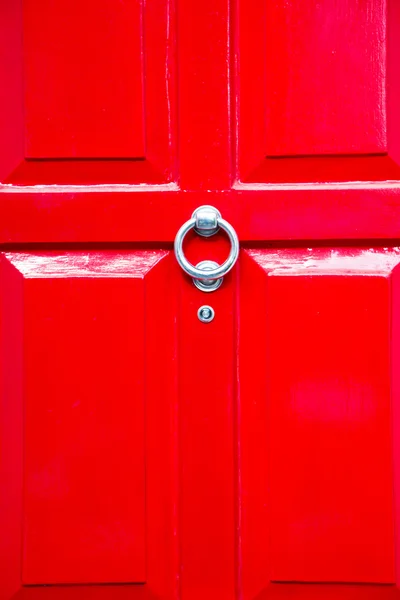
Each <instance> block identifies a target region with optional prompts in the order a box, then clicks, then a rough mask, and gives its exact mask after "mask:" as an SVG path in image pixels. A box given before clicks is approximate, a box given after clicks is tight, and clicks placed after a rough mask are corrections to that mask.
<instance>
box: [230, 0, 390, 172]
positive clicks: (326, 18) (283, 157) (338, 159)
mask: <svg viewBox="0 0 400 600" xmlns="http://www.w3.org/2000/svg"><path fill="white" fill-rule="evenodd" d="M234 15H235V17H234V24H235V40H236V43H235V56H236V60H235V74H236V76H235V93H234V104H235V125H236V134H237V150H238V153H237V170H236V177H237V179H238V180H240V181H242V182H246V183H250V182H266V183H285V182H287V183H296V182H299V183H302V182H304V183H305V182H308V183H311V182H328V181H332V182H336V181H337V182H341V181H385V180H388V179H396V180H398V179H399V178H400V168H399V160H398V159H399V151H398V150H399V144H398V139H399V135H398V134H399V131H398V125H399V121H398V118H397V117H396V106H397V104H398V92H399V88H398V84H397V81H398V79H399V66H398V65H399V60H398V54H399V49H398V45H397V44H396V40H397V39H398V36H399V27H400V20H399V14H398V8H397V3H396V2H395V1H394V0H380V1H379V2H370V1H368V2H364V3H362V5H360V3H357V2H355V1H354V2H353V1H352V0H346V1H343V2H339V1H336V0H327V1H326V2H323V3H321V2H320V3H318V2H315V1H314V0H310V1H307V2H303V3H301V5H300V4H299V5H297V4H296V3H293V2H284V1H283V0H271V1H270V2H262V1H261V0H260V1H259V0H257V1H255V2H252V3H250V4H249V3H245V2H242V1H241V0H237V2H236V4H235V13H234ZM386 154H388V155H389V157H390V159H388V157H387V156H382V155H386ZM378 155H381V156H378ZM378 159H384V160H378Z"/></svg>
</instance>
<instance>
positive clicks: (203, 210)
mask: <svg viewBox="0 0 400 600" xmlns="http://www.w3.org/2000/svg"><path fill="white" fill-rule="evenodd" d="M191 229H194V230H195V231H196V233H198V234H199V235H201V236H203V237H210V236H212V235H214V234H215V233H217V231H219V229H223V230H224V231H225V232H226V233H227V234H228V237H229V240H230V242H231V250H230V252H229V256H228V258H227V259H226V261H225V262H224V263H222V265H218V264H217V263H215V262H213V261H201V262H200V263H199V264H198V265H196V266H194V265H192V263H190V262H189V261H188V260H187V258H186V257H185V255H184V253H183V241H184V239H185V236H186V234H187V233H188V231H190V230H191ZM174 248H175V256H176V260H177V261H178V263H179V265H180V266H181V267H182V269H183V270H184V271H185V273H187V274H188V275H190V276H191V277H192V278H193V282H194V284H195V285H196V287H198V288H199V289H201V290H202V291H203V292H212V291H214V290H216V289H217V288H219V286H220V285H221V283H222V278H223V277H224V275H226V274H227V273H229V271H230V270H231V269H232V268H233V266H234V265H235V262H236V261H237V258H238V256H239V239H238V236H237V235H236V231H235V230H234V228H233V227H232V225H230V224H229V223H228V222H227V221H225V220H224V219H223V218H222V216H221V213H220V212H219V210H217V209H216V208H214V207H213V206H200V207H199V208H197V209H196V210H195V211H194V213H193V215H192V218H191V219H189V221H186V223H184V224H183V225H182V227H181V228H180V229H179V231H178V233H177V234H176V237H175V244H174Z"/></svg>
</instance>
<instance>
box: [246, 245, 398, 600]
mask: <svg viewBox="0 0 400 600" xmlns="http://www.w3.org/2000/svg"><path fill="white" fill-rule="evenodd" d="M249 258H250V259H251V260H253V261H255V263H256V264H257V269H255V267H254V266H251V265H248V262H249V260H248V259H249ZM399 259H400V255H399V253H398V250H397V251H396V250H395V251H391V250H386V251H385V250H383V249H377V250H375V251H374V250H359V249H354V250H350V249H347V250H346V249H342V250H341V249H337V250H333V249H320V250H281V251H279V250H251V251H248V257H247V268H249V269H250V271H249V274H247V276H246V277H245V280H244V281H245V282H246V281H247V282H249V280H250V279H252V280H253V282H252V283H250V290H249V291H248V290H243V291H242V294H243V296H244V301H243V303H242V309H241V314H242V315H243V319H242V323H241V331H243V330H244V332H243V334H242V339H243V342H242V343H246V340H247V343H248V344H249V342H251V340H252V338H251V334H250V333H249V332H248V327H249V325H250V324H251V323H252V321H254V320H255V319H256V317H255V316H253V317H251V316H250V317H249V316H247V315H245V314H244V313H245V312H246V311H249V310H251V305H252V297H254V295H255V293H256V290H259V291H258V293H259V295H260V298H261V299H260V300H259V299H257V301H256V305H255V307H256V308H255V310H256V311H257V314H258V315H260V316H259V319H260V324H259V332H260V337H259V340H260V342H259V343H258V344H257V348H259V350H257V353H256V354H257V355H258V354H260V355H261V358H258V356H253V358H247V359H246V357H245V358H244V359H243V361H244V362H241V364H242V367H243V368H242V370H241V400H240V414H239V416H240V419H239V422H240V423H241V428H242V429H241V438H240V440H241V441H240V445H241V448H242V450H241V453H242V459H243V460H242V461H241V465H242V481H243V491H242V493H243V500H242V506H243V527H244V529H243V542H242V544H243V552H244V554H243V565H244V566H243V573H244V576H245V577H244V582H245V585H246V588H245V589H247V590H251V589H254V587H256V586H257V591H260V589H261V588H265V587H266V586H267V585H268V584H269V581H270V580H275V581H327V582H332V581H336V582H346V581H348V582H375V583H391V582H394V581H395V573H394V537H395V532H394V522H393V514H394V513H393V498H392V495H393V493H392V490H393V457H392V441H391V377H390V368H391V360H392V359H391V354H390V339H391V333H390V328H391V291H390V289H391V286H390V277H391V273H392V271H393V269H394V268H395V266H396V265H397V264H398V262H399ZM245 264H246V262H245ZM263 312H265V315H264V314H263ZM253 331H254V328H253ZM249 351H250V352H251V346H250V349H249V346H247V347H245V346H243V348H242V353H243V355H246V352H249ZM252 367H253V368H252ZM262 378H265V381H264V382H263V381H262ZM260 380H261V381H260ZM254 437H255V438H256V439H254ZM258 461H259V463H260V464H259V463H258ZM266 507H269V509H268V510H267V508H266ZM262 551H264V552H265V554H264V558H263V559H261V557H260V555H259V553H260V552H262ZM253 555H254V556H255V557H258V558H256V562H255V563H254V562H253V563H251V560H252V556H253ZM246 597H251V595H249V596H246Z"/></svg>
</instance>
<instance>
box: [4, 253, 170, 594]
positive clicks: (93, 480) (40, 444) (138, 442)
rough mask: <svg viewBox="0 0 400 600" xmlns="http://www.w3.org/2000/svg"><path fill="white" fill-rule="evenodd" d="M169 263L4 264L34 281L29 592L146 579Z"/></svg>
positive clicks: (27, 338) (28, 361) (17, 258)
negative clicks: (149, 340) (148, 377)
mask: <svg viewBox="0 0 400 600" xmlns="http://www.w3.org/2000/svg"><path fill="white" fill-rule="evenodd" d="M162 255H163V254H162V253H159V252H138V253H135V254H132V253H130V254H121V253H115V252H114V253H107V252H103V253H90V254H87V253H86V254H85V253H82V252H79V253H69V254H68V255H63V254H51V253H44V254H42V255H38V254H23V253H21V254H18V253H15V254H10V255H7V257H6V258H4V259H3V261H4V260H6V261H8V262H9V264H11V265H13V267H14V268H15V269H16V271H17V272H18V273H19V277H20V279H21V281H22V283H21V288H22V290H21V291H22V298H23V367H22V368H23V378H22V382H21V384H22V385H23V403H24V423H25V424H24V534H23V540H24V552H23V561H24V570H23V581H24V583H29V584H33V583H35V584H37V583H69V582H71V583H79V582H85V583H94V582H100V581H103V582H113V581H114V582H124V581H125V582H130V581H135V582H143V581H145V580H146V559H145V535H146V532H145V447H144V443H145V442H144V440H145V433H144V428H145V422H144V409H145V408H144V403H145V397H144V393H145V388H144V385H145V384H144V378H145V355H144V343H145V338H144V314H145V313H144V302H145V291H144V279H143V278H144V276H145V275H146V272H147V271H148V270H149V269H150V268H151V267H152V266H153V265H154V264H155V263H156V262H157V261H158V260H159V259H160V258H161V257H162ZM7 268H8V270H10V268H9V267H7ZM3 284H7V280H5V281H4V280H3ZM15 301H16V303H18V302H21V298H18V297H17V298H16V299H15ZM21 317H22V314H21ZM7 318H8V315H7V314H5V315H4V319H5V320H7ZM20 351H22V350H21V349H20ZM14 368H18V364H17V365H16V366H15V367H14ZM6 416H7V415H3V418H5V419H6ZM128 473H129V476H128V477H127V474H128Z"/></svg>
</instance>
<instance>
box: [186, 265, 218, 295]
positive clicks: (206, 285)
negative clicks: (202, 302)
mask: <svg viewBox="0 0 400 600" xmlns="http://www.w3.org/2000/svg"><path fill="white" fill-rule="evenodd" d="M217 267H219V264H218V263H216V262H215V261H213V260H202V261H201V262H199V264H197V265H196V268H197V269H201V270H202V271H211V270H212V269H216V268H217ZM223 280H224V278H223V277H220V278H219V279H195V278H193V283H194V285H195V286H196V287H197V288H198V289H199V290H201V291H202V292H215V290H217V289H218V288H219V287H220V285H221V284H222V282H223Z"/></svg>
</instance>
